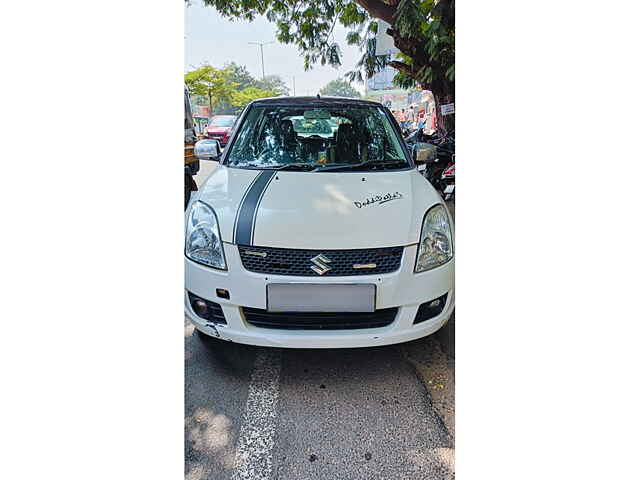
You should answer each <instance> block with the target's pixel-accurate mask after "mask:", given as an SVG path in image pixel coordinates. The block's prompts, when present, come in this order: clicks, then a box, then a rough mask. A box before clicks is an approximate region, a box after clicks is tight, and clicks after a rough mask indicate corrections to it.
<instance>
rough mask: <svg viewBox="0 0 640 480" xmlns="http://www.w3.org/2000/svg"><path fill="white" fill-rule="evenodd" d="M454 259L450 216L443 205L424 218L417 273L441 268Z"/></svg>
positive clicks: (431, 210)
mask: <svg viewBox="0 0 640 480" xmlns="http://www.w3.org/2000/svg"><path fill="white" fill-rule="evenodd" d="M452 258H453V239H452V237H451V227H450V226H449V216H448V215H447V211H446V209H445V208H444V206H442V205H436V206H434V207H432V208H431V209H430V210H429V211H428V212H427V214H426V215H425V216H424V221H423V222H422V233H421V234H420V244H419V245H418V257H417V259H416V268H415V272H416V273H419V272H424V271H426V270H431V269H432V268H436V267H439V266H440V265H442V264H444V263H447V262H448V261H449V260H451V259H452Z"/></svg>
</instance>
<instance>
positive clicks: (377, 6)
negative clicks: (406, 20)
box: [355, 0, 396, 25]
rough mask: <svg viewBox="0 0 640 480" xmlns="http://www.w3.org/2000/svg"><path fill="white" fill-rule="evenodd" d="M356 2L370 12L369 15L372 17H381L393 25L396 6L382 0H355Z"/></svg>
mask: <svg viewBox="0 0 640 480" xmlns="http://www.w3.org/2000/svg"><path fill="white" fill-rule="evenodd" d="M355 2H356V3H357V4H358V5H360V6H361V7H362V8H364V9H365V10H366V11H367V12H369V15H371V16H372V17H375V18H379V19H380V20H384V21H385V22H387V23H388V24H389V25H393V20H394V18H393V16H394V15H395V13H396V7H394V6H391V5H388V4H386V3H384V2H383V1H381V0H355Z"/></svg>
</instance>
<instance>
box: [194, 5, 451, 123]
mask: <svg viewBox="0 0 640 480" xmlns="http://www.w3.org/2000/svg"><path fill="white" fill-rule="evenodd" d="M204 3H205V5H209V6H212V7H214V8H215V9H216V10H217V11H218V12H219V13H220V14H221V15H222V16H224V17H228V18H241V19H244V20H249V21H251V20H253V19H254V18H255V17H256V16H257V15H264V16H266V18H267V19H268V20H269V21H271V22H273V23H275V24H276V26H277V32H278V33H277V39H278V40H279V41H280V42H282V43H286V44H293V45H295V46H296V47H297V48H298V50H299V51H300V52H301V53H302V54H303V60H304V66H305V69H309V68H311V67H312V65H314V64H316V63H318V62H319V63H320V64H322V65H325V64H327V63H328V64H329V65H333V66H338V65H340V64H341V51H340V47H339V46H338V44H337V42H335V40H334V37H333V30H334V27H335V25H336V23H338V22H339V23H340V24H342V25H343V26H345V27H347V28H348V29H349V33H348V34H347V37H346V40H347V43H348V44H350V45H357V46H359V47H360V49H361V51H362V52H363V55H362V58H361V59H360V61H359V62H358V63H357V64H356V65H355V69H354V70H353V71H351V72H350V73H349V74H348V76H347V78H348V79H349V80H351V81H353V80H358V81H362V80H363V76H362V73H363V72H364V74H365V75H366V76H367V77H371V76H372V75H373V74H375V73H376V72H378V71H380V70H382V69H383V68H384V67H385V66H386V65H390V66H392V67H393V68H395V69H396V70H398V73H397V74H396V76H395V78H394V83H396V84H397V85H398V86H401V87H404V88H409V87H412V86H419V87H420V88H422V89H425V90H431V91H432V92H433V94H434V98H435V100H436V106H437V107H438V108H437V114H438V115H440V108H439V105H440V104H442V103H449V102H453V101H454V97H455V69H454V61H455V0H355V1H348V0H204ZM380 20H383V21H384V22H386V23H388V24H389V25H390V27H389V28H388V29H387V31H386V33H388V34H389V35H391V37H392V38H393V41H394V44H395V46H396V47H397V48H398V50H399V51H400V52H401V53H400V54H399V55H398V56H397V58H389V57H385V56H376V55H375V42H376V40H375V36H376V33H377V32H378V27H379V25H381V23H380ZM439 119H440V122H439V124H440V125H442V118H441V117H440V118H439Z"/></svg>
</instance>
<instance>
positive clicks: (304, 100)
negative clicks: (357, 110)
mask: <svg viewBox="0 0 640 480" xmlns="http://www.w3.org/2000/svg"><path fill="white" fill-rule="evenodd" d="M250 105H278V106H290V107H295V106H309V105H313V106H317V107H322V106H326V107H329V106H336V105H354V106H368V107H382V104H381V103H379V102H373V101H371V100H363V99H361V98H343V97H322V96H316V97H271V98H260V99H258V100H254V101H253V102H251V104H250Z"/></svg>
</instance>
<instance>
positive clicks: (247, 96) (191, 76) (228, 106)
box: [184, 63, 289, 113]
mask: <svg viewBox="0 0 640 480" xmlns="http://www.w3.org/2000/svg"><path fill="white" fill-rule="evenodd" d="M184 83H185V84H186V85H187V88H188V89H189V93H190V94H191V95H192V96H194V97H196V98H201V97H203V98H206V99H207V103H208V105H209V107H210V108H211V110H212V113H213V110H214V109H216V110H218V111H220V112H224V113H233V111H234V109H233V108H232V107H244V106H245V105H246V104H247V103H249V102H251V101H252V100H255V99H257V98H264V97H277V96H279V95H288V93H289V89H288V88H287V85H286V83H285V82H284V81H283V80H282V78H280V77H279V76H277V75H269V76H267V77H265V78H264V79H262V80H257V79H255V78H253V77H252V76H251V75H250V74H249V72H248V71H247V69H246V68H245V67H244V66H239V65H237V64H235V63H231V64H229V65H226V66H225V67H224V68H222V69H218V68H215V67H212V66H211V65H206V64H205V65H203V66H201V67H200V68H197V69H195V70H193V71H191V72H187V73H186V74H185V76H184Z"/></svg>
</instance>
